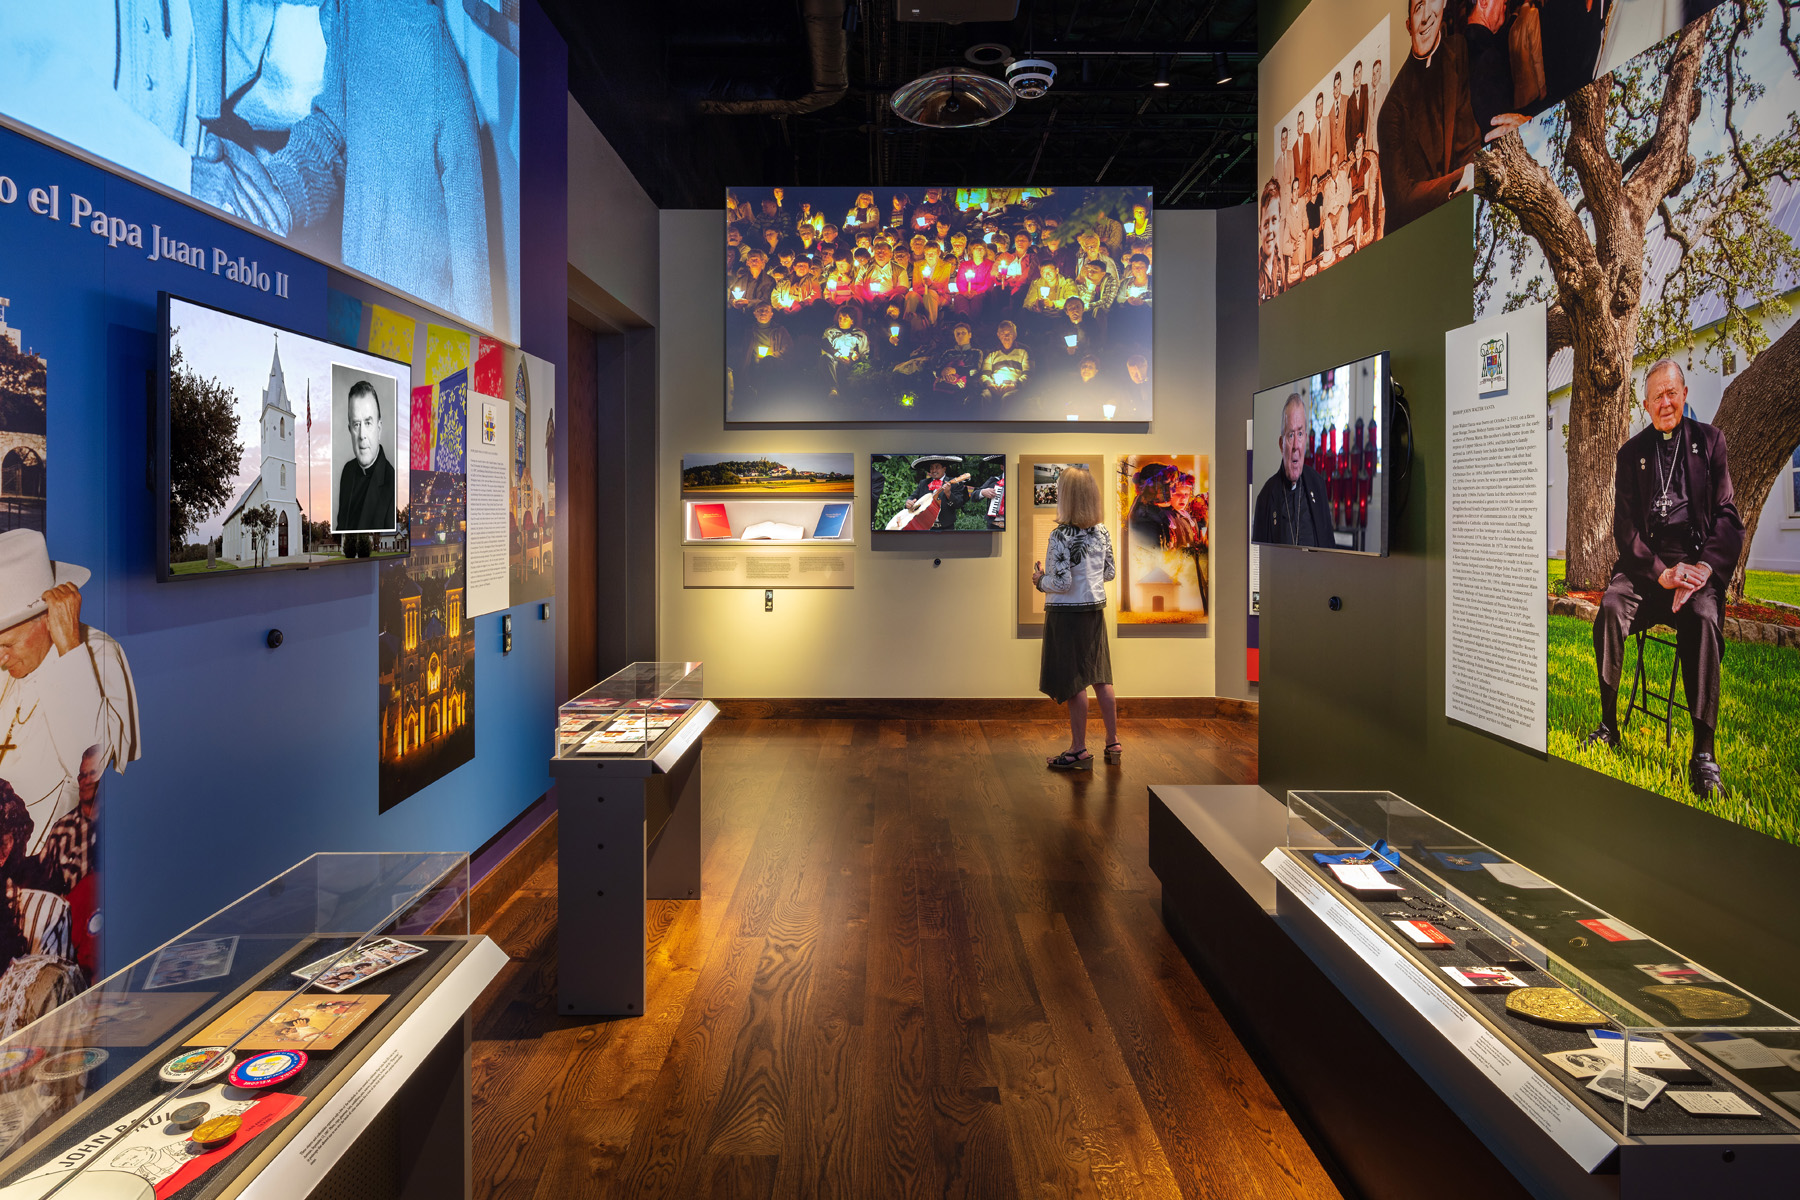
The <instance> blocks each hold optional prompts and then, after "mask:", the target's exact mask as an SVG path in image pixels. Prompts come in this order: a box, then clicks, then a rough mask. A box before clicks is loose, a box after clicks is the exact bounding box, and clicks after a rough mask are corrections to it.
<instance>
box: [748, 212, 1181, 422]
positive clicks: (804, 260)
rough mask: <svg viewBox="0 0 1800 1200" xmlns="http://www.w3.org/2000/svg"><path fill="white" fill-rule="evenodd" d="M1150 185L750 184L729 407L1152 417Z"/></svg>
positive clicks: (793, 415) (819, 417)
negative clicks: (942, 185)
mask: <svg viewBox="0 0 1800 1200" xmlns="http://www.w3.org/2000/svg"><path fill="white" fill-rule="evenodd" d="M1152 225H1153V204H1152V199H1151V193H1150V189H1148V188H1141V187H1074V188H1043V187H1011V188H1003V187H991V188H979V187H978V188H954V187H912V188H905V189H895V188H738V189H734V190H733V191H731V192H730V193H728V194H727V197H726V233H725V243H726V244H725V247H724V251H725V255H724V257H725V269H724V278H723V285H724V292H725V306H726V316H725V347H726V364H725V366H726V398H725V419H726V421H728V422H752V421H792V422H804V423H812V424H833V423H845V422H868V421H884V422H889V423H892V422H896V421H1071V420H1080V421H1108V420H1120V421H1148V420H1149V419H1150V418H1151V416H1152V412H1151V371H1152V362H1153V358H1152V345H1151V342H1152V327H1151V326H1152V322H1151V305H1152V300H1153V290H1154V266H1153V257H1154V242H1153V230H1152Z"/></svg>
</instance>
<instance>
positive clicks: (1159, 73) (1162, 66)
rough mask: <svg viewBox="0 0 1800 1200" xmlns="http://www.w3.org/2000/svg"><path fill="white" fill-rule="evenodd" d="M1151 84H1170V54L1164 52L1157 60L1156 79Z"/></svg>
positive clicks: (1161, 85)
mask: <svg viewBox="0 0 1800 1200" xmlns="http://www.w3.org/2000/svg"><path fill="white" fill-rule="evenodd" d="M1150 86H1151V87H1168V86H1169V56H1168V55H1166V54H1164V55H1162V56H1161V57H1160V58H1158V59H1157V60H1156V79H1155V80H1154V81H1153V82H1152V83H1151V84H1150Z"/></svg>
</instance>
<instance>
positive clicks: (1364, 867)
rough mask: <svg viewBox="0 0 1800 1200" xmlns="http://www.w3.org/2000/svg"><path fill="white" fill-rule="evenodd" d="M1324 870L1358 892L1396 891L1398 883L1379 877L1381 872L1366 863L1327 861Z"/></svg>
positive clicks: (1398, 886) (1398, 887) (1398, 888)
mask: <svg viewBox="0 0 1800 1200" xmlns="http://www.w3.org/2000/svg"><path fill="white" fill-rule="evenodd" d="M1326 870H1328V871H1330V872H1331V873H1332V874H1333V875H1335V876H1337V881H1338V882H1339V883H1341V884H1343V885H1344V886H1345V887H1347V888H1350V889H1352V890H1353V891H1358V892H1397V891H1399V890H1400V885H1399V884H1397V883H1389V882H1388V881H1387V880H1385V879H1383V878H1382V877H1381V872H1380V871H1377V870H1376V869H1375V868H1374V867H1372V866H1370V865H1368V864H1367V863H1328V864H1327V865H1326Z"/></svg>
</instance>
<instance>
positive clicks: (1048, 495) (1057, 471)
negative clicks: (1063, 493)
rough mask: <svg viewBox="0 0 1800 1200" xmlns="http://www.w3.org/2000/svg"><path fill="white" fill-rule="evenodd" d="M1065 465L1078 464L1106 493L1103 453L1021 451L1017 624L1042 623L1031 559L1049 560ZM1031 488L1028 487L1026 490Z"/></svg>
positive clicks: (1041, 601) (1040, 597)
mask: <svg viewBox="0 0 1800 1200" xmlns="http://www.w3.org/2000/svg"><path fill="white" fill-rule="evenodd" d="M1066 467H1080V468H1082V469H1083V470H1085V471H1087V472H1088V473H1089V474H1090V475H1092V476H1093V477H1094V481H1095V482H1096V483H1099V484H1100V495H1101V500H1102V503H1104V501H1105V497H1106V484H1105V479H1106V475H1105V471H1106V459H1105V456H1103V455H1099V454H1055V455H1035V456H1034V455H1030V454H1027V455H1024V456H1022V457H1021V458H1020V459H1019V470H1018V475H1017V478H1018V480H1019V490H1020V495H1021V497H1022V498H1023V503H1022V504H1021V505H1020V506H1019V510H1020V512H1019V517H1018V525H1019V624H1021V625H1042V624H1043V623H1044V593H1042V592H1040V591H1038V590H1037V588H1036V587H1034V586H1032V582H1031V567H1032V564H1033V563H1040V562H1048V561H1049V556H1050V534H1051V532H1052V531H1054V530H1055V529H1056V499H1057V492H1056V485H1057V480H1058V479H1059V478H1060V477H1061V476H1062V473H1063V470H1064V468H1066ZM1026 489H1030V490H1028V491H1027V490H1026Z"/></svg>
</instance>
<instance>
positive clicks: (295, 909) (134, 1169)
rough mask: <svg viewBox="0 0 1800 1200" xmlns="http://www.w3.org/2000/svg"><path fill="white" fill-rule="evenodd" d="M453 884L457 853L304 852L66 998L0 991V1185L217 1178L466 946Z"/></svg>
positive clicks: (268, 1142) (265, 1145)
mask: <svg viewBox="0 0 1800 1200" xmlns="http://www.w3.org/2000/svg"><path fill="white" fill-rule="evenodd" d="M187 865H188V867H189V868H190V869H204V862H203V861H196V862H194V863H191V864H187ZM468 894H469V860H468V856H467V855H464V854H453V853H376V854H318V855H314V856H313V857H311V858H309V859H306V860H305V861H304V862H301V863H300V864H299V865H297V866H295V867H293V868H292V869H290V870H288V871H286V872H284V873H283V874H281V875H280V876H278V877H276V878H275V879H273V880H271V881H269V882H268V883H266V884H264V885H262V886H261V887H259V888H257V889H256V890H255V891H253V892H251V893H250V894H249V895H247V896H244V897H243V898H242V899H240V900H238V901H237V902H235V903H234V904H232V905H230V906H229V907H227V908H225V909H223V910H221V911H220V912H218V913H215V914H214V915H213V916H211V917H208V918H207V919H206V920H204V921H202V922H200V923H199V924H198V925H196V926H194V927H193V928H191V929H189V930H187V931H186V932H185V933H182V934H180V935H179V936H177V937H175V938H173V939H171V940H170V941H168V942H166V943H164V944H163V945H161V946H159V947H157V948H156V949H154V950H152V951H150V952H149V953H148V954H146V955H144V956H143V957H142V958H140V959H138V960H137V961H135V962H133V963H131V964H130V965H128V966H126V967H124V968H123V969H121V970H119V971H117V972H116V973H114V974H112V975H110V976H108V977H107V978H105V979H102V980H100V981H99V982H98V983H96V984H95V985H94V986H93V987H91V988H89V989H87V990H86V991H83V992H81V993H79V994H78V995H75V996H73V997H72V998H68V999H66V1001H65V1002H64V1003H61V1004H56V1005H54V1006H52V1005H51V1001H52V1000H54V999H56V998H61V997H62V996H66V994H67V991H66V988H65V989H64V990H62V991H60V992H59V991H58V990H57V988H56V986H55V985H53V984H52V983H50V982H48V981H46V979H45V977H44V976H41V975H40V976H39V977H38V979H37V980H36V981H34V982H33V983H31V984H30V985H29V986H28V987H27V988H26V989H24V990H23V991H21V992H18V993H14V994H12V995H9V996H4V997H0V1009H3V1010H4V1012H3V1013H0V1016H3V1017H4V1018H5V1019H6V1020H8V1021H9V1022H13V1021H18V1020H24V1021H27V1022H28V1023H26V1024H24V1025H23V1027H21V1028H18V1030H17V1032H15V1033H13V1034H12V1035H11V1036H10V1037H7V1038H6V1039H4V1041H0V1197H24V1196H31V1197H38V1196H67V1197H77V1196H106V1197H119V1198H126V1197H138V1198H141V1200H151V1198H152V1197H153V1196H163V1197H166V1198H167V1197H183V1198H186V1197H196V1198H197V1197H204V1196H213V1195H217V1194H219V1193H220V1192H221V1190H223V1189H226V1188H228V1187H230V1186H231V1181H233V1180H235V1179H237V1178H238V1177H239V1176H240V1175H241V1174H242V1173H243V1172H244V1171H246V1170H249V1169H251V1168H252V1166H253V1164H255V1163H258V1162H262V1161H265V1160H266V1159H267V1158H268V1157H269V1154H270V1153H273V1152H275V1151H276V1150H278V1149H279V1148H281V1147H282V1146H284V1145H285V1143H286V1142H287V1141H289V1140H291V1139H292V1138H294V1137H295V1136H296V1135H297V1133H298V1131H299V1130H300V1129H302V1128H304V1127H305V1125H306V1121H307V1120H308V1118H309V1117H310V1115H311V1114H310V1113H309V1112H308V1107H309V1105H313V1104H314V1103H315V1102H318V1103H324V1101H320V1100H319V1097H321V1096H323V1095H328V1094H329V1093H330V1091H331V1089H333V1088H334V1087H336V1086H337V1085H339V1084H341V1083H343V1082H344V1081H345V1080H348V1079H350V1078H351V1077H352V1076H351V1075H350V1072H351V1071H352V1069H353V1068H357V1067H358V1064H359V1063H360V1062H361V1061H362V1056H364V1055H365V1052H366V1051H369V1050H370V1049H371V1047H373V1046H375V1045H378V1044H381V1042H382V1040H383V1039H385V1038H386V1036H387V1035H388V1034H389V1033H391V1032H392V1028H390V1026H392V1027H397V1025H395V1024H394V1023H396V1022H398V1021H400V1020H402V1019H403V1018H404V1015H405V1013H406V1011H407V1010H408V1008H409V1006H410V1005H412V1004H413V1003H414V1002H415V1000H416V999H417V998H418V997H419V996H420V995H421V994H423V993H426V992H428V991H429V990H430V989H432V988H434V987H435V984H436V982H437V981H439V980H440V979H441V978H443V977H444V976H446V975H447V973H448V972H449V971H450V970H451V968H452V967H453V965H454V964H456V963H458V962H460V961H461V960H462V957H463V955H464V954H465V953H466V952H467V950H468V948H469V947H470V946H471V945H472V944H473V943H474V942H475V941H479V940H481V939H471V938H470V937H469V936H468V935H469V911H468ZM34 1010H44V1011H34ZM358 1069H359V1068H358Z"/></svg>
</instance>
